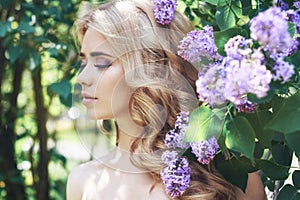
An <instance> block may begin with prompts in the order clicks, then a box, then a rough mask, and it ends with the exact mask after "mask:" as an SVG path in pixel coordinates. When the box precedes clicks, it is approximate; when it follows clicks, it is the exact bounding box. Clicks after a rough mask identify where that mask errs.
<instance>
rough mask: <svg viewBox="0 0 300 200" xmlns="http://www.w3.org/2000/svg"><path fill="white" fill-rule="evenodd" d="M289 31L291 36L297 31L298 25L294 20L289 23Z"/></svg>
mask: <svg viewBox="0 0 300 200" xmlns="http://www.w3.org/2000/svg"><path fill="white" fill-rule="evenodd" d="M288 32H289V33H290V35H291V37H294V35H295V34H296V33H297V29H296V25H295V24H294V23H293V22H289V23H288Z"/></svg>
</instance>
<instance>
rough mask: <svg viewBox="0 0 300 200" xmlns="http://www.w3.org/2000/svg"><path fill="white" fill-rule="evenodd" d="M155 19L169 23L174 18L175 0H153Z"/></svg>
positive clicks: (162, 22)
mask: <svg viewBox="0 0 300 200" xmlns="http://www.w3.org/2000/svg"><path fill="white" fill-rule="evenodd" d="M153 4H154V6H153V11H154V16H155V18H156V21H157V22H158V23H160V24H162V25H166V24H169V23H170V22H171V21H172V20H173V18H174V12H175V10H176V6H177V0H153Z"/></svg>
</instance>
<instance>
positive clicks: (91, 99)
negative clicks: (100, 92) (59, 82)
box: [82, 93, 98, 105]
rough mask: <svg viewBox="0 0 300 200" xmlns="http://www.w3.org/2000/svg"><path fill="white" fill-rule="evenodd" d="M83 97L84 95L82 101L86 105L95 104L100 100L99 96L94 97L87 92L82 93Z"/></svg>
mask: <svg viewBox="0 0 300 200" xmlns="http://www.w3.org/2000/svg"><path fill="white" fill-rule="evenodd" d="M82 97H83V100H82V103H83V104H84V105H88V104H93V103H95V102H96V101H97V100H98V98H97V97H93V96H92V95H89V94H86V93H82Z"/></svg>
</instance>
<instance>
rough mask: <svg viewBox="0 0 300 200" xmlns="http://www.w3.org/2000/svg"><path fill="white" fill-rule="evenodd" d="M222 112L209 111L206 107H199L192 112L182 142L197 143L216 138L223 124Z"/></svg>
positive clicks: (223, 116)
mask: <svg viewBox="0 0 300 200" xmlns="http://www.w3.org/2000/svg"><path fill="white" fill-rule="evenodd" d="M223 110H224V109H223ZM223 110H222V109H214V110H211V109H210V108H209V107H207V106H200V107H198V108H197V109H195V110H193V111H192V113H191V115H190V121H189V125H188V127H187V129H186V131H185V135H184V142H199V141H202V140H206V139H208V138H211V137H213V136H215V137H216V138H218V137H219V135H220V133H221V132H222V129H223V124H224V118H225V114H224V111H223Z"/></svg>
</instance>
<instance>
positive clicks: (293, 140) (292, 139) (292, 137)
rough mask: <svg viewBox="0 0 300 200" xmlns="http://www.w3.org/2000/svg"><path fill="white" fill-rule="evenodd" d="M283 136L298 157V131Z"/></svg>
mask: <svg viewBox="0 0 300 200" xmlns="http://www.w3.org/2000/svg"><path fill="white" fill-rule="evenodd" d="M284 138H285V140H286V142H287V144H288V145H289V146H290V147H291V148H292V149H293V150H294V151H295V154H296V155H297V157H298V158H300V145H299V141H300V131H297V132H294V133H290V134H285V135H284Z"/></svg>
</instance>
